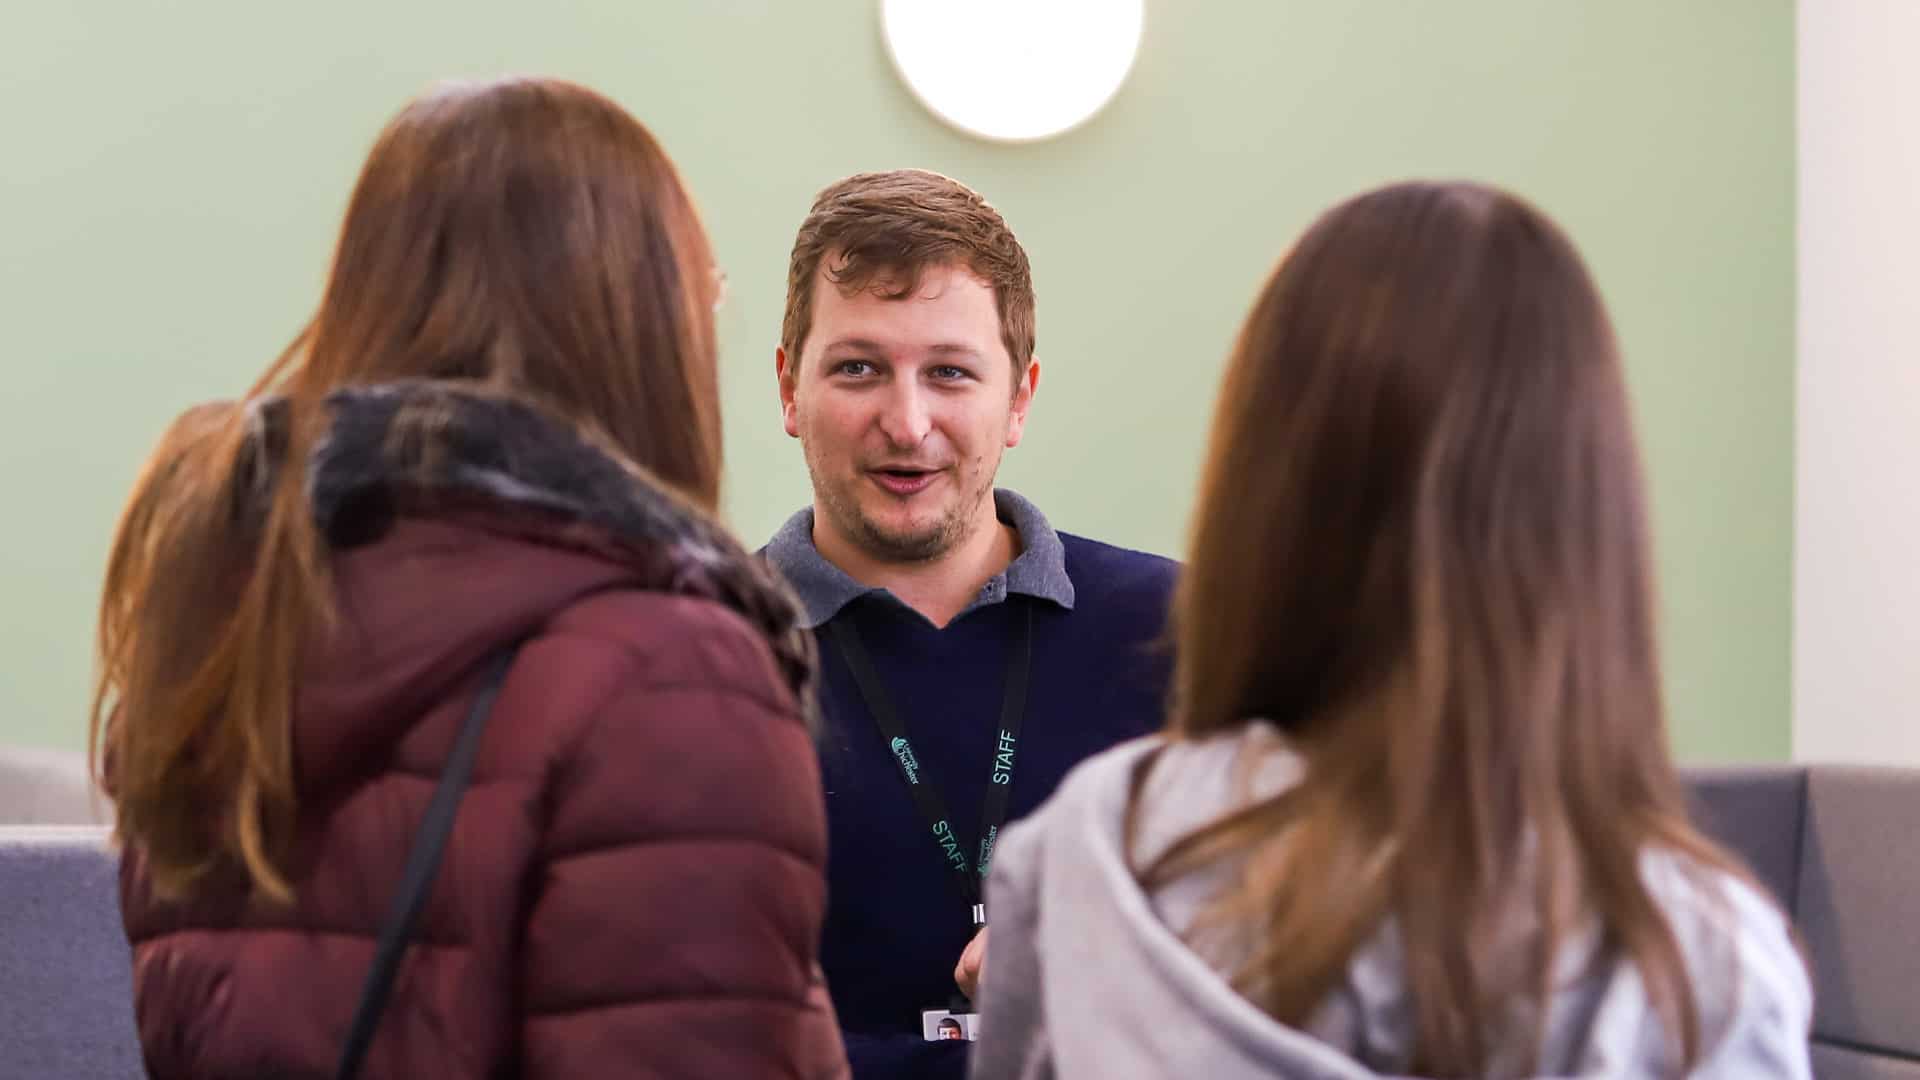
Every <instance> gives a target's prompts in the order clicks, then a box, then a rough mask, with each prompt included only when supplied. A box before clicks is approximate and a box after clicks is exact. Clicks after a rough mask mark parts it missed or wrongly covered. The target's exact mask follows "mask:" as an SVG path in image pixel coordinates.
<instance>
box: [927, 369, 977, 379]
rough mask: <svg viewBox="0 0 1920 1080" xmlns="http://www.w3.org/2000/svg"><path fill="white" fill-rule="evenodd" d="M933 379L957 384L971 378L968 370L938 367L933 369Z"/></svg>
mask: <svg viewBox="0 0 1920 1080" xmlns="http://www.w3.org/2000/svg"><path fill="white" fill-rule="evenodd" d="M933 377H934V378H936V379H939V380H940V381H941V382H957V381H959V380H961V379H965V378H968V377H969V376H968V375H967V369H966V368H957V367H937V368H934V369H933Z"/></svg>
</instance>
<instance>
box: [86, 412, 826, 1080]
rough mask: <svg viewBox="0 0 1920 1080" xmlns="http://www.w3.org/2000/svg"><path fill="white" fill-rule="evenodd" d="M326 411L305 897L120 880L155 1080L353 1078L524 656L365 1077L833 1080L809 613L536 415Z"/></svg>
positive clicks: (318, 464)
mask: <svg viewBox="0 0 1920 1080" xmlns="http://www.w3.org/2000/svg"><path fill="white" fill-rule="evenodd" d="M333 408H334V425H333V428H332V434H331V437H330V438H329V439H328V440H326V441H325V442H324V443H322V444H321V448H320V449H319V450H318V451H317V452H316V455H315V458H314V461H313V475H312V478H311V479H312V481H313V483H312V487H313V491H314V512H315V516H316V520H318V521H319V522H320V524H321V525H322V528H323V529H324V530H325V532H326V533H327V535H328V536H329V538H330V540H331V541H332V542H333V543H334V545H335V556H334V562H333V566H334V573H335V578H336V582H337V589H338V595H339V601H340V612H341V615H342V632H341V633H340V634H338V635H336V636H335V637H334V638H332V639H331V641H330V644H328V645H327V646H326V647H324V648H322V649H319V650H317V652H316V655H315V656H314V657H313V658H312V659H311V661H310V662H309V663H308V664H307V665H306V667H305V669H304V672H305V673H304V676H303V681H302V683H301V686H300V690H299V700H298V708H297V719H296V723H295V760H296V773H297V784H298V790H299V795H300V802H301V811H300V813H301V828H300V837H299V841H298V843H297V844H296V854H295V857H294V859H293V865H292V871H293V883H294V887H295V890H296V896H297V899H296V902H295V903H294V904H293V905H292V906H291V907H279V906H275V905H272V904H270V903H268V902H265V901H263V900H260V899H257V898H249V897H248V896H247V895H246V894H245V893H244V892H243V891H241V890H238V889H229V890H224V891H223V890H220V889H218V888H216V889H214V890H212V891H210V892H209V893H207V894H205V895H201V896H198V897H196V898H195V899H194V900H193V901H192V902H190V903H186V904H178V905H176V904H161V903H157V902H156V901H155V900H154V899H153V898H152V896H151V894H150V892H149V890H148V888H147V884H146V879H145V876H144V874H143V871H142V864H141V859H140V855H139V852H138V851H137V850H130V851H129V852H128V853H127V857H126V859H125V861H124V865H123V872H122V885H123V892H122V901H123V907H124V912H125V918H126V926H127V933H128V936H129V938H130V939H131V941H132V943H133V950H134V992H135V998H136V1011H137V1014H138V1019H139V1028H140V1037H141V1041H142V1043H143V1045H144V1048H145V1052H146V1060H147V1066H148V1068H149V1070H150V1071H151V1073H152V1075H153V1076H155V1077H161V1078H166V1077H195V1078H201V1080H205V1078H217V1077H262V1076H325V1075H330V1074H331V1070H332V1068H333V1065H334V1062H335V1060H336V1059H337V1057H338V1055H339V1052H340V1047H341V1045H342V1042H343V1041H344V1039H345V1036H346V1032H347V1027H348V1023H349V1019H350V1017H351V1015H352V1011H353V1008H354V1004H355V1002H356V1000H357V998H358V995H359V993H360V988H361V983H362V980H363V979H364V978H365V976H366V972H367V969H368V967H369V965H370V963H371V960H372V956H373V949H374V942H375V938H376V937H377V934H378V927H379V925H380V922H381V919H382V917H383V916H384V914H385V912H386V910H387V907H388V905H389V903H390V902H391V899H392V896H393V893H394V892H395V889H396V887H397V883H398V881H399V878H400V872H401V867H402V866H403V865H404V863H405V861H406V857H407V852H408V849H409V847H410V845H411V843H412V840H413V836H414V832H415V830H416V828H417V827H418V824H419V821H420V819H421V816H422V813H423V811H424V809H425V807H426V804H427V800H428V799H429V797H430V796H431V794H432V792H433V790H434V784H435V781H436V780H437V778H438V777H439V774H440V770H441V766H442V764H443V762H444V760H445V757H446V754H447V752H448V750H449V748H450V746H451V745H452V742H453V739H454V735H455V732H456V730H457V729H458V727H459V725H460V723H461V721H462V719H463V718H464V716H465V713H466V710H467V707H468V705H469V703H470V701H471V699H472V694H473V692H474V684H475V682H476V671H477V669H478V668H479V667H480V666H481V665H482V663H483V662H484V660H485V659H486V658H487V657H488V656H489V655H491V654H493V653H494V652H495V651H497V650H500V649H502V648H505V647H508V646H510V645H511V644H512V643H515V642H524V644H523V645H522V647H521V648H520V652H519V658H518V660H517V661H516V662H515V663H514V665H513V667H512V669H511V671H510V672H509V673H508V675H507V678H506V682H505V685H504V687H503V688H502V691H501V694H500V697H499V699H498V702H497V704H496V706H495V708H494V711H493V715H492V718H491V720H490V721H489V723H488V726H487V728H486V732H485V735H484V737H483V739H482V742H481V746H480V751H479V757H478V760H477V762H476V765H475V769H474V773H473V780H472V784H471V786H470V787H469V788H468V790H467V793H466V796H465V798H464V800H463V801H462V803H461V806H460V811H459V815H458V818H457V820H456V823H455V825H454V831H453V834H452V836H451V838H450V839H449V842H448V845H447V849H446V854H445V857H444V859H443V860H442V862H441V865H440V870H439V876H438V878H437V879H436V882H435V885H434V888H433V892H432V894H431V896H430V898H429V900H428V903H427V906H426V908H425V909H424V911H423V914H422V917H421V919H420V923H419V929H418V932H417V933H416V936H415V941H416V944H415V945H414V946H413V947H412V949H410V950H409V954H408V958H407V960H406V961H405V963H404V965H403V966H402V968H401V972H400V976H399V979H398V981H397V982H396V984H395V988H394V993H393V997H392V999H391V1003H390V1005H389V1007H388V1010H387V1013H386V1016H385V1018H384V1020H383V1021H382V1024H381V1027H380V1029H379V1034H378V1036H377V1037H376V1039H375V1040H374V1043H373V1047H372V1050H371V1053H370V1054H369V1057H368V1059H367V1066H366V1069H365V1071H364V1072H363V1075H364V1076H368V1077H498V1076H524V1077H549V1076H552V1077H562V1076H564V1077H601V1076H609V1077H611V1076H621V1077H625V1076H635V1077H762V1076H765V1077H808V1078H812V1077H837V1076H842V1075H844V1074H845V1071H846V1065H845V1062H844V1058H843V1054H842V1050H841V1047H840V1041H839V1034H838V1031H837V1027H836V1025H835V1023H834V1018H833V1015H832V1010H831V1006H830V1005H829V1004H828V1000H827V996H826V993H825V988H824V986H823V985H822V983H821V979H820V975H819V969H818V967H817V965H816V948H817V940H818V936H819V932H820V922H821V917H822V912H823V908H824V904H825V883H824V874H823V871H824V863H825V858H826V850H825V846H826V838H825V826H824V820H823V805H822V797H821V792H820V782H819V777H818V775H817V771H816V765H815V758H814V754H813V749H812V745H811V742H810V739H809V733H808V729H807V725H806V724H805V723H804V722H803V719H802V710H801V708H800V707H798V706H797V705H796V702H797V701H801V700H806V698H805V697H804V695H805V694H806V693H807V692H808V689H809V686H808V683H809V680H810V679H811V674H812V656H811V653H810V652H809V651H808V647H807V645H806V644H805V642H806V638H805V635H804V634H803V633H801V632H798V631H795V630H794V629H793V608H792V604H791V601H790V600H789V599H788V597H787V595H786V594H785V593H784V592H783V591H782V590H781V589H780V588H779V587H778V586H777V585H775V584H774V583H773V582H771V581H770V580H769V579H767V578H766V577H765V576H764V572H763V571H761V570H760V569H758V567H757V566H756V565H755V564H754V563H753V562H752V561H751V560H750V558H749V557H748V556H746V555H745V554H744V553H743V552H741V551H740V550H739V548H738V547H737V546H736V545H734V544H733V543H732V542H731V541H730V540H728V539H726V538H725V537H724V535H723V534H721V533H720V532H719V530H717V529H716V528H714V527H713V526H711V525H709V524H707V523H706V522H705V520H704V519H703V518H702V517H701V516H700V515H698V514H696V513H693V512H691V511H688V510H686V509H685V508H684V507H683V506H682V505H681V504H680V503H679V501H678V500H676V499H674V498H672V497H670V496H667V495H665V494H663V493H662V492H660V491H659V490H658V489H656V488H655V487H654V486H653V485H651V484H650V483H648V482H646V481H644V480H641V479H638V478H637V477H636V476H635V475H634V474H632V472H631V471H630V470H627V469H625V468H622V467H621V466H619V465H618V464H617V463H616V462H614V461H613V460H612V459H611V458H609V457H608V456H607V455H604V454H602V453H600V452H599V451H597V450H593V449H591V448H589V447H588V446H586V445H585V444H584V443H582V442H581V441H579V440H577V439H575V438H574V437H573V436H571V435H570V434H568V433H567V432H565V431H564V430H563V429H560V428H558V427H556V426H555V425H553V424H551V423H549V422H547V421H545V420H543V419H542V418H541V417H539V416H538V415H536V414H535V413H534V412H533V411H531V410H529V409H526V408H524V407H520V406H515V405H511V404H508V403H503V402H500V401H497V400H489V399H485V398H481V397H478V396H474V395H469V394H463V393H459V392H456V391H452V390H450V389H449V388H447V387H446V386H444V385H436V384H425V383H417V384H404V385H395V386H387V387H381V388H376V389H368V390H357V391H353V392H351V393H346V394H342V395H336V397H335V399H334V402H333ZM273 413H274V410H272V409H269V410H265V411H264V412H263V413H262V414H261V415H262V417H263V419H262V421H261V427H262V429H263V430H262V432H261V440H260V441H259V445H263V446H264V445H270V444H271V442H272V437H271V435H270V434H269V433H268V431H267V430H266V429H270V428H272V427H273V426H274V424H275V423H276V421H275V420H274V419H273ZM122 721H123V722H138V718H137V717H126V718H122Z"/></svg>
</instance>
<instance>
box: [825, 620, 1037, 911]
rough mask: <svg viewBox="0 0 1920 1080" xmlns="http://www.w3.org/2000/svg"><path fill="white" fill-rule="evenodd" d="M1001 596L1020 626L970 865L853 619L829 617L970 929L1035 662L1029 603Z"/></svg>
mask: <svg viewBox="0 0 1920 1080" xmlns="http://www.w3.org/2000/svg"><path fill="white" fill-rule="evenodd" d="M1006 602H1007V603H1020V605H1021V613H1020V616H1019V629H1018V630H1017V631H1016V632H1015V633H1014V635H1013V638H1012V640H1011V643H1010V646H1009V649H1008V657H1007V683H1006V693H1005V695H1004V696H1003V697H1002V699H1001V705H1000V730H999V732H998V733H997V735H996V736H995V739H994V750H993V761H992V771H991V772H990V773H989V774H988V777H987V779H988V781H989V783H988V784H987V797H986V804H985V806H984V807H983V808H982V809H981V814H980V846H979V849H978V851H977V852H976V853H975V857H974V858H973V860H972V864H971V866H969V860H968V859H967V853H966V851H965V849H964V848H963V846H962V845H961V842H960V838H959V837H958V836H957V835H956V834H955V832H954V828H953V819H952V818H951V817H950V816H949V815H948V813H947V807H946V802H945V800H943V799H942V798H941V797H940V793H939V791H937V790H935V788H934V785H933V783H932V781H931V778H929V777H928V776H927V774H926V767H925V766H924V765H922V764H921V762H920V759H919V758H918V757H916V756H915V755H914V752H913V742H912V740H911V739H910V738H909V737H908V735H907V729H906V724H905V723H904V722H903V721H902V720H901V718H900V714H899V713H898V712H897V711H895V709H894V707H893V699H892V698H891V697H889V696H888V695H887V690H886V686H885V685H884V684H883V683H882V682H881V681H880V672H879V670H878V669H877V668H875V667H874V665H873V658H872V657H871V656H870V655H868V653H867V648H866V646H865V645H864V644H862V643H861V641H860V633H859V631H857V630H855V629H854V627H853V620H852V619H851V618H850V617H841V618H836V619H834V620H832V621H831V622H829V623H828V624H827V626H828V629H829V630H830V632H831V633H832V634H833V638H834V641H835V643H836V644H838V645H839V647H840V654H841V656H842V657H843V658H844V659H845V660H846V662H847V669H848V670H849V671H851V672H852V673H853V681H854V684H855V685H856V686H858V687H859V688H860V696H861V697H862V698H864V699H865V700H866V705H867V712H868V714H869V715H871V716H872V717H873V722H874V724H875V726H877V727H878V728H879V729H880V737H881V738H883V739H885V740H886V742H887V748H888V749H889V750H891V751H892V752H893V761H894V764H895V765H897V766H899V769H900V776H901V778H902V779H904V780H905V781H906V782H907V791H908V793H909V794H911V795H912V796H913V801H914V805H915V806H916V807H918V808H919V810H920V816H921V817H923V818H925V819H926V823H927V828H928V830H929V831H930V832H932V833H933V839H934V842H935V843H936V844H938V845H939V846H940V856H941V858H942V859H944V860H945V861H946V864H947V869H948V870H949V871H950V872H951V873H952V875H953V879H954V882H955V885H956V887H957V888H958V889H959V891H960V895H961V896H962V897H963V898H964V899H965V900H966V902H967V904H968V905H969V906H970V907H971V908H972V911H973V925H974V926H975V927H976V928H977V927H981V926H985V925H986V923H987V914H986V905H985V904H983V903H981V895H982V890H981V882H982V881H984V880H985V879H986V876H987V870H988V868H989V867H991V866H992V864H993V847H994V843H995V842H996V841H998V840H999V838H1000V826H1002V825H1004V824H1006V820H1007V799H1008V797H1009V794H1010V793H1011V792H1012V790H1013V764H1014V758H1015V756H1016V755H1017V754H1018V752H1019V747H1020V723H1021V721H1022V719H1024V717H1025V714H1026V709H1027V682H1028V679H1029V677H1030V675H1031V673H1032V668H1033V607H1032V605H1031V604H1027V603H1025V602H1022V601H1016V600H1014V599H1013V598H1009V599H1008V600H1007V601H1006Z"/></svg>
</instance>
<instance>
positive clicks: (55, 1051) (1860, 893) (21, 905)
mask: <svg viewBox="0 0 1920 1080" xmlns="http://www.w3.org/2000/svg"><path fill="white" fill-rule="evenodd" d="M1688 784H1689V787H1690V789H1691V791H1692V795H1693V798H1694V801H1695V814H1696V816H1697V817H1698V818H1699V820H1700V822H1701V823H1702V825H1703V826H1704V827H1705V828H1706V829H1707V831H1708V832H1709V833H1711V834H1712V835H1714V836H1715V837H1716V838H1718V839H1719V840H1720V841H1721V842H1723V843H1725V844H1726V845H1728V846H1729V847H1731V848H1732V849H1733V850H1735V851H1736V852H1738V853H1739V854H1740V855H1741V856H1743V857H1744V858H1745V859H1746V860H1747V862H1748V864H1749V865H1750V866H1752V868H1753V870H1754V873H1755V874H1756V875H1757V876H1758V877H1759V878H1760V880H1761V881H1762V882H1763V883H1764V884H1765V885H1766V886H1767V887H1768V888H1769V889H1770V890H1772V892H1773V894H1774V895H1775V896H1776V897H1778V898H1779V900H1780V902H1781V904H1782V906H1784V907H1785V908H1786V909H1787V910H1788V911H1789V912H1790V913H1792V914H1793V916H1794V919H1795V922H1796V923H1797V924H1798V926H1799V928H1800V932H1801V934H1802V935H1803V937H1804V939H1805V942H1806V947H1807V952H1808V957H1809V961H1810V964H1811V970H1812V973H1813V980H1814V995H1815V1007H1814V1025H1813V1032H1812V1035H1813V1060H1814V1073H1815V1075H1816V1076H1818V1077H1819V1078H1820V1080H1920V986H1916V983H1920V770H1894V769H1877V770H1876V769H1852V768H1825V767H1816V768H1812V769H1807V768H1798V767H1778V768H1744V769H1722V770H1695V771H1693V772H1691V773H1689V775H1688ZM0 913H4V916H3V917H0V1077H14V1076H20V1077H60V1078H63V1080H69V1078H70V1080H92V1078H95V1077H103V1078H119V1077H137V1076H139V1075H140V1062H139V1050H138V1047H137V1045H136V1039H135V1034H134V1026H133V1011H132V1006H131V998H132V989H131V986H130V972H129V966H128V958H127V947H126V941H125V939H124V938H123V937H122V935H121V929H120V915H119V907H118V892H117V888H116V881H115V863H114V858H113V856H112V855H111V854H110V853H109V852H108V851H107V849H106V832H105V830H103V829H97V828H52V827H46V826H40V827H0Z"/></svg>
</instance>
